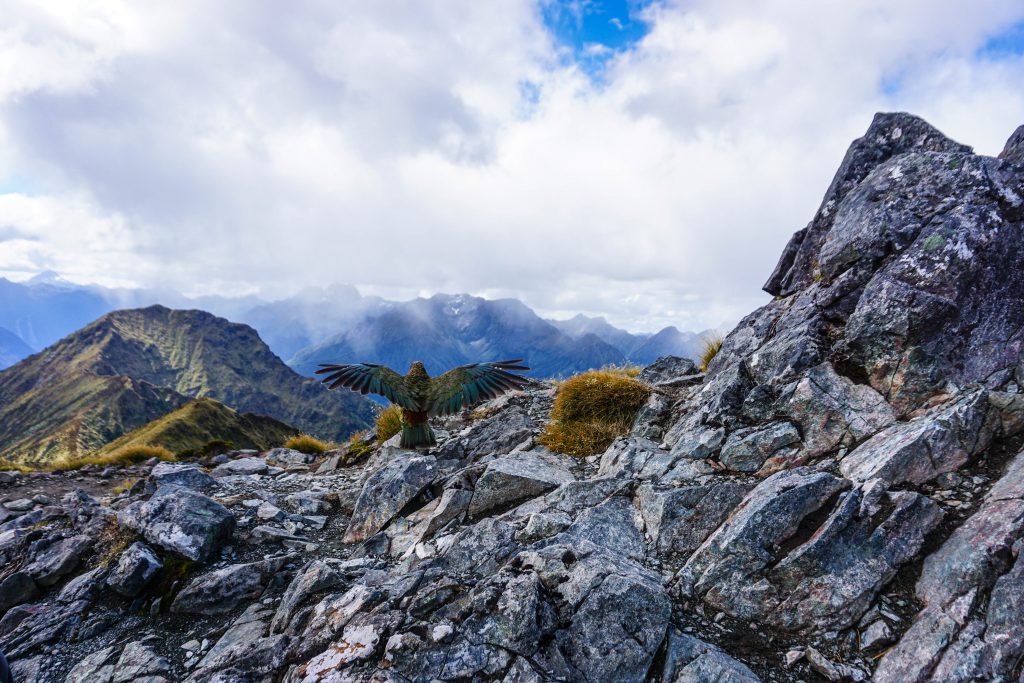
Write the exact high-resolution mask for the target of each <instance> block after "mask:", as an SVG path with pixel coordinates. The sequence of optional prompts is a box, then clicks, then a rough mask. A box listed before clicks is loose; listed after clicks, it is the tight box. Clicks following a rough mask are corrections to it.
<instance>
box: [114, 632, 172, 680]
mask: <svg viewBox="0 0 1024 683" xmlns="http://www.w3.org/2000/svg"><path fill="white" fill-rule="evenodd" d="M170 670H171V663H170V662H169V661H167V660H166V659H165V658H163V657H161V656H160V655H158V654H157V653H156V650H155V649H154V647H153V645H152V644H147V642H145V641H135V642H131V643H128V644H127V645H125V647H124V651H123V652H122V653H121V657H120V658H119V659H118V660H117V664H116V665H115V666H114V675H113V677H112V678H111V680H110V683H141V682H142V681H145V682H146V683H157V682H158V681H168V680H170V679H169V678H168V677H165V674H166V675H167V676H170Z"/></svg>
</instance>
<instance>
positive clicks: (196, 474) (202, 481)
mask: <svg viewBox="0 0 1024 683" xmlns="http://www.w3.org/2000/svg"><path fill="white" fill-rule="evenodd" d="M149 480H150V481H151V482H153V484H154V485H155V486H156V487H157V488H159V487H160V486H181V487H182V488H187V489H193V490H195V491H210V490H213V489H215V488H217V487H218V486H219V484H218V483H217V480H216V479H214V478H213V477H211V476H210V475H209V474H207V473H206V472H203V471H202V470H201V469H199V466H198V465H196V464H193V463H182V462H159V463H157V465H156V467H154V468H153V469H152V471H151V472H150V473H149Z"/></svg>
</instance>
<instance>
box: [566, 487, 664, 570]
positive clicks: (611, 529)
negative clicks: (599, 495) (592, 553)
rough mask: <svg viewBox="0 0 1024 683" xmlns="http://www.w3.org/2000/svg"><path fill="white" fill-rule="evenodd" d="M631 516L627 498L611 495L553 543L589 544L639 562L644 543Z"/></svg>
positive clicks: (632, 513) (632, 515) (631, 511)
mask: <svg viewBox="0 0 1024 683" xmlns="http://www.w3.org/2000/svg"><path fill="white" fill-rule="evenodd" d="M633 517H634V509H633V504H632V501H630V499H629V498H627V497H626V496H613V497H611V498H609V499H608V500H606V501H604V502H603V503H601V504H600V505H597V506H595V507H592V508H589V509H587V510H584V511H583V512H581V513H580V515H579V516H578V517H577V518H576V521H575V522H573V523H572V525H571V526H570V527H569V528H568V529H566V530H565V531H564V532H563V533H562V534H561V535H559V536H558V538H557V539H556V541H557V542H560V543H564V544H570V543H580V542H583V541H589V542H590V543H593V544H594V545H596V546H602V547H605V548H608V549H609V550H611V551H613V552H616V553H618V554H619V555H621V556H623V557H627V558H631V559H639V558H642V557H643V555H644V543H643V537H642V536H641V535H640V530H639V529H638V528H637V525H636V524H635V523H634V521H633Z"/></svg>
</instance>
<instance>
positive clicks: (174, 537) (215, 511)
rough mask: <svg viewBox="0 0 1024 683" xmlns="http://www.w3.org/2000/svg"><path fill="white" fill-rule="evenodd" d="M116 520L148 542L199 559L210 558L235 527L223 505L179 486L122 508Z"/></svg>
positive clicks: (163, 488) (232, 519)
mask: <svg viewBox="0 0 1024 683" xmlns="http://www.w3.org/2000/svg"><path fill="white" fill-rule="evenodd" d="M118 519H119V520H120V522H121V524H124V525H125V526H126V527H128V528H130V529H134V530H135V531H137V532H139V533H140V534H142V536H143V537H144V538H145V539H146V540H147V541H149V542H150V543H153V544H155V545H158V546H160V547H161V548H164V549H166V550H170V551H173V552H176V553H178V554H179V555H183V556H185V557H187V558H188V559H190V560H199V561H206V560H209V559H210V558H211V557H213V555H214V553H216V552H217V551H218V550H220V548H221V546H222V545H223V544H224V543H225V542H226V541H227V540H228V539H229V538H231V534H232V533H233V532H234V530H235V517H234V515H232V514H231V512H230V511H229V510H228V509H227V508H226V507H224V506H223V505H221V504H220V503H218V502H216V501H215V500H213V499H211V498H207V497H206V496H204V495H203V494H201V493H198V492H196V491H192V490H189V489H184V488H181V487H179V486H162V487H160V488H159V489H157V491H156V493H154V494H153V496H152V497H151V498H150V499H149V500H147V501H137V502H135V503H132V504H131V505H129V506H128V507H126V508H124V509H123V510H121V511H120V513H118Z"/></svg>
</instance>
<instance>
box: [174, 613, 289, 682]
mask: <svg viewBox="0 0 1024 683" xmlns="http://www.w3.org/2000/svg"><path fill="white" fill-rule="evenodd" d="M270 616H271V612H270V610H266V609H263V608H262V607H261V606H260V605H252V606H250V607H249V608H248V609H246V611H245V612H244V613H243V614H242V616H240V617H238V619H236V620H235V621H234V622H232V624H231V626H229V627H228V629H227V631H225V632H224V635H223V636H221V637H220V639H219V640H218V641H217V642H216V643H215V644H214V645H213V647H211V648H210V650H209V652H207V653H206V656H204V657H203V659H202V660H200V662H199V664H198V665H197V666H196V670H195V671H194V672H193V673H192V675H191V676H189V678H188V679H187V681H188V683H205V682H206V681H217V682H218V683H231V682H233V681H249V680H257V681H258V680H265V678H266V677H267V675H268V674H270V673H272V672H274V671H276V670H278V669H280V668H281V666H282V665H283V664H284V661H285V656H286V653H287V648H288V642H289V641H288V637H287V636H284V635H272V636H265V635H264V634H265V633H266V629H267V620H268V619H269V618H270ZM215 672H216V673H217V674H218V675H216V676H214V675H213V674H214V673H215Z"/></svg>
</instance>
